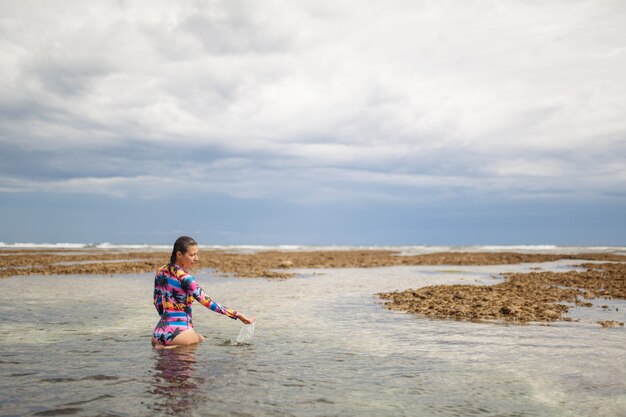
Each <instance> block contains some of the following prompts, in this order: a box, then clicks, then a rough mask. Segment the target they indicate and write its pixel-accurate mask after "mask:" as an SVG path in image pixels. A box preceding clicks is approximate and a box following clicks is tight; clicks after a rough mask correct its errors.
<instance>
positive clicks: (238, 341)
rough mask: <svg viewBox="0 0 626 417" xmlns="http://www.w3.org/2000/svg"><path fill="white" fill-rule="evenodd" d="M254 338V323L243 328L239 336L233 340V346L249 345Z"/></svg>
mask: <svg viewBox="0 0 626 417" xmlns="http://www.w3.org/2000/svg"><path fill="white" fill-rule="evenodd" d="M253 337H254V323H251V324H244V325H243V326H241V330H239V334H238V335H237V337H236V338H235V339H233V340H231V344H233V345H248V344H250V342H252V338H253Z"/></svg>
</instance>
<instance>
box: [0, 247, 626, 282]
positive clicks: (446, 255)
mask: <svg viewBox="0 0 626 417" xmlns="http://www.w3.org/2000/svg"><path fill="white" fill-rule="evenodd" d="M0 254H2V255H3V256H0V277H10V276H17V275H34V274H37V275H67V274H94V275H100V274H106V275H109V274H125V273H126V274H129V273H144V272H153V271H156V269H157V268H158V267H160V266H161V265H164V264H165V263H167V261H168V258H169V253H167V252H162V251H123V250H101V249H82V250H71V251H67V250H66V251H62V250H41V249H39V250H35V249H33V250H3V251H0ZM559 259H585V260H604V261H626V256H621V255H615V254H610V253H591V254H536V253H513V252H494V253H483V252H477V253H475V252H440V253H431V254H423V255H413V256H400V253H399V252H394V251H389V250H345V251H300V252H279V251H265V252H256V253H230V252H226V251H217V250H213V251H208V250H202V251H201V252H200V262H199V263H197V264H196V265H195V266H194V268H195V269H196V270H198V269H202V268H212V269H215V270H217V271H218V272H221V273H224V274H233V275H236V276H240V277H266V278H289V277H292V276H293V275H294V274H293V273H292V272H290V271H289V269H290V268H370V267H383V266H397V265H507V264H517V263H521V262H548V261H556V260H559Z"/></svg>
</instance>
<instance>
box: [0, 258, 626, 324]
mask: <svg viewBox="0 0 626 417" xmlns="http://www.w3.org/2000/svg"><path fill="white" fill-rule="evenodd" d="M169 254H170V252H169V250H168V251H158V250H150V251H125V250H119V249H115V250H111V249H92V248H89V249H70V250H62V249H53V250H42V249H19V250H17V249H9V250H2V249H0V255H3V256H0V278H8V277H16V276H23V275H69V274H72V275H80V274H90V275H113V274H136V273H149V272H154V271H156V270H157V269H158V268H159V267H160V266H162V265H164V264H166V263H167V261H168V258H169ZM199 257H200V260H199V262H198V263H196V265H195V266H194V269H196V270H199V269H207V268H209V269H214V270H216V271H217V272H218V273H220V274H224V275H230V276H236V277H245V278H276V279H287V278H291V277H293V276H295V274H294V273H293V272H291V271H290V269H292V268H297V269H323V268H374V267H389V266H412V265H450V266H461V265H512V264H520V263H527V262H532V263H540V262H551V261H557V260H580V261H581V265H580V266H581V267H584V268H585V269H586V270H585V271H582V272H577V271H568V272H543V271H536V272H535V271H533V272H530V273H508V274H503V275H504V277H505V281H504V282H501V283H498V284H494V285H437V286H427V287H422V288H419V289H415V290H414V289H407V290H405V291H396V292H389V293H379V294H377V296H378V297H380V298H381V299H383V300H385V305H384V306H385V308H388V309H391V310H399V311H404V312H408V313H412V314H416V315H420V316H424V317H430V318H440V319H454V320H470V321H485V320H497V321H503V322H507V323H518V324H524V323H527V322H536V321H538V322H552V321H571V320H572V319H570V318H569V317H567V316H566V314H567V312H568V310H569V307H568V306H567V305H565V304H561V303H571V304H574V305H576V306H582V307H588V306H591V303H589V302H588V300H590V299H597V298H607V299H610V298H619V299H626V278H625V277H626V255H621V254H614V253H609V252H604V253H603V252H594V253H573V254H561V253H559V254H546V253H521V252H436V253H426V254H418V255H406V254H402V253H401V252H400V251H391V250H372V249H370V250H326V251H278V250H272V251H259V252H253V253H233V252H232V251H226V250H206V249H201V250H200V254H199ZM585 261H600V262H605V263H593V264H591V263H585ZM598 323H600V324H601V325H602V326H603V327H614V326H623V325H624V323H621V322H610V321H606V322H604V323H601V322H598Z"/></svg>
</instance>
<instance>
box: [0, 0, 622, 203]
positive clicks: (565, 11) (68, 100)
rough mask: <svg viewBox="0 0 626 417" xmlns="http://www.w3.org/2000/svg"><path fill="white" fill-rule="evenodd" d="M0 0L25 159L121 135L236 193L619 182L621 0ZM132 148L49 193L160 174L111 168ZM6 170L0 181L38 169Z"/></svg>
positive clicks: (7, 107)
mask: <svg viewBox="0 0 626 417" xmlns="http://www.w3.org/2000/svg"><path fill="white" fill-rule="evenodd" d="M0 12H1V13H2V16H3V18H2V20H0V34H1V36H0V42H1V45H2V48H0V51H2V52H0V75H2V79H3V80H4V81H3V82H2V83H0V97H1V99H0V142H1V143H3V144H11V145H12V146H14V147H15V148H21V149H22V151H23V153H19V152H18V153H16V154H15V155H12V157H15V158H23V159H24V160H25V162H24V163H25V164H28V152H32V151H33V150H37V151H42V152H48V153H50V155H51V157H53V158H57V159H58V158H61V157H62V155H63V152H64V151H65V150H67V149H70V148H71V149H84V150H86V151H90V150H91V151H92V152H93V153H92V154H91V158H94V159H97V158H98V152H97V151H98V150H99V149H116V148H117V147H120V148H123V147H124V146H125V145H126V144H128V143H132V144H133V146H134V147H135V152H137V150H136V147H137V146H140V145H139V144H141V146H145V147H150V148H151V149H154V151H155V152H159V151H160V152H162V153H163V155H168V154H172V155H175V157H176V158H185V156H189V157H190V159H191V160H192V162H193V164H191V165H192V166H193V168H192V169H193V170H195V171H194V172H195V173H194V176H195V177H194V178H195V179H196V180H197V181H198V182H201V183H202V184H205V185H202V187H200V188H201V189H204V190H206V191H207V192H208V191H220V192H221V191H223V192H227V193H229V194H232V195H236V196H270V195H271V196H275V195H281V194H284V195H289V196H293V197H294V198H296V199H297V198H301V197H303V196H304V193H303V191H302V190H303V189H307V190H313V189H319V190H323V191H321V192H320V193H321V194H324V195H325V196H326V197H329V198H330V197H332V196H331V194H333V193H335V194H336V196H335V197H337V198H338V197H339V196H340V195H343V196H345V195H346V192H347V190H351V191H354V190H356V189H357V188H358V189H359V190H361V191H359V192H362V193H363V194H364V195H366V194H367V193H368V192H369V193H372V195H373V194H376V195H383V196H391V195H392V194H393V192H388V193H387V192H385V191H384V190H382V191H381V188H380V187H392V186H397V187H406V188H407V189H415V190H419V189H420V187H428V188H429V189H435V190H436V189H437V188H439V189H442V190H443V189H448V188H450V187H454V188H462V189H466V190H468V192H476V193H487V192H499V193H502V194H503V195H504V194H507V195H510V194H512V193H513V192H515V193H522V194H524V193H534V192H537V190H538V189H540V188H541V189H550V188H552V189H554V190H556V191H555V192H557V191H558V192H563V190H566V192H568V193H573V194H576V193H578V194H580V195H598V194H601V195H604V194H606V195H608V194H612V193H616V192H617V193H619V192H622V193H623V191H624V176H625V170H626V168H624V166H626V163H625V162H626V161H625V160H624V159H625V158H626V157H625V155H626V145H624V137H625V136H626V117H625V116H626V114H625V112H626V110H625V109H626V76H625V75H624V74H626V29H624V27H625V26H624V25H623V22H624V18H626V6H624V3H623V2H619V1H613V2H611V1H607V2H594V1H553V2H547V3H546V2H525V1H507V2H497V3H492V2H486V1H468V2H451V1H442V2H426V1H417V2H415V1H398V2H392V3H390V2H383V1H371V2H367V3H363V2H356V1H346V2H339V3H337V2H335V3H332V4H331V3H329V4H325V3H319V2H313V1H311V2H286V1H258V2H246V1H234V0H231V1H209V2H194V1H189V2H178V3H171V2H164V1H157V2H124V1H120V2H119V3H117V5H114V3H110V2H77V1H55V2H45V1H33V2H19V3H16V2H2V3H1V4H0ZM214 150H219V151H220V152H225V153H226V154H228V155H227V156H220V157H216V158H212V160H217V161H220V160H221V161H222V162H216V164H223V166H222V168H223V167H224V166H225V167H228V169H226V173H224V174H222V173H221V172H220V171H219V170H217V168H211V166H209V167H207V164H206V163H205V164H202V163H201V162H200V161H197V156H196V154H203V153H204V154H206V153H208V152H212V151H214ZM83 155H84V154H83ZM590 155H591V156H594V158H591V157H590ZM136 157H137V154H129V155H127V158H126V159H124V157H121V158H120V166H119V171H120V172H119V177H118V176H112V177H108V176H107V177H106V178H108V179H107V180H104V179H101V180H99V179H98V178H104V177H98V176H96V175H86V174H85V173H84V172H81V173H80V175H79V174H78V173H77V174H76V178H73V179H72V178H69V179H68V178H64V179H56V180H54V181H57V183H55V184H56V185H55V186H56V187H58V188H54V187H52V188H49V189H51V190H59V191H60V190H89V189H99V190H103V191H102V192H107V193H112V194H116V193H117V194H126V193H128V192H129V191H128V190H130V189H131V188H132V187H133V186H132V184H134V183H137V184H141V186H137V187H135V188H132V189H133V190H134V191H136V192H139V193H141V192H142V190H158V189H160V187H161V185H160V184H167V181H166V180H164V179H162V178H158V175H157V176H156V177H153V176H154V175H155V174H154V172H152V171H151V169H152V168H150V167H149V165H146V168H145V172H144V174H143V175H137V173H136V172H133V173H132V174H131V173H128V174H127V175H128V177H129V181H122V180H119V181H118V179H119V178H122V177H124V176H125V172H124V164H125V163H126V164H128V163H132V161H133V158H136ZM242 161H246V163H245V164H244V163H242ZM85 163H87V164H88V163H89V161H85ZM194 164H195V165H194ZM4 169H5V170H4V171H3V166H2V165H0V175H2V176H3V177H4V178H5V181H4V183H5V186H4V190H5V191H6V190H8V189H11V190H17V189H20V187H22V188H23V189H24V190H28V189H32V188H33V187H35V188H37V187H38V186H36V185H33V184H38V182H37V181H42V180H41V179H37V180H35V179H33V178H29V177H28V175H21V176H20V175H17V174H16V173H14V172H10V171H6V168H4ZM298 169H299V170H300V171H299V170H298ZM33 170H34V171H36V170H37V167H34V166H33ZM135 171H136V170H135ZM177 175H182V174H177ZM573 177H574V178H575V179H576V181H572V178H573ZM9 178H11V181H14V182H11V181H9V182H11V184H10V185H7V181H8V179H9ZM20 178H21V180H20ZM538 178H540V179H541V182H538V181H539V179H538ZM20 181H21V182H20ZM33 181H34V183H33ZM161 181H165V182H164V183H163V182H161ZM43 182H44V183H45V182H46V181H43ZM50 182H52V179H51V180H50ZM20 184H21V185H20ZM597 184H603V185H602V186H601V187H596V185H597ZM303 185H304V186H303ZM359 185H360V186H361V187H358V186H359ZM507 187H508V188H507ZM507 190H508V191H509V192H507ZM145 193H146V194H153V193H154V191H152V192H148V191H146V192H145Z"/></svg>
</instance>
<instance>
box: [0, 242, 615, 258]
mask: <svg viewBox="0 0 626 417" xmlns="http://www.w3.org/2000/svg"><path fill="white" fill-rule="evenodd" d="M171 248H172V245H171V244H148V243H146V244H114V243H108V242H103V243H5V242H0V249H70V250H71V249H104V250H145V251H163V250H170V249H171ZM200 248H202V249H207V250H223V251H228V252H236V253H254V252H261V251H282V252H305V251H307V252H308V251H340V250H390V251H394V252H399V253H400V255H402V256H411V255H420V254H426V253H436V252H533V253H602V252H610V253H619V254H626V246H559V245H467V246H461V245H450V246H446V245H397V246H394V245H381V246H377V245H363V246H360V245H200Z"/></svg>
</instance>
